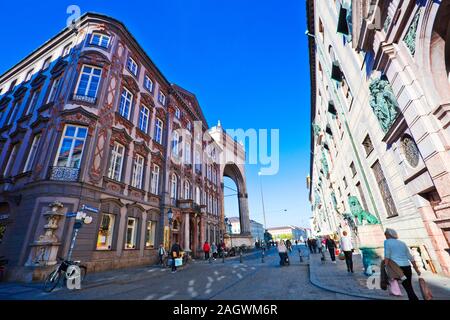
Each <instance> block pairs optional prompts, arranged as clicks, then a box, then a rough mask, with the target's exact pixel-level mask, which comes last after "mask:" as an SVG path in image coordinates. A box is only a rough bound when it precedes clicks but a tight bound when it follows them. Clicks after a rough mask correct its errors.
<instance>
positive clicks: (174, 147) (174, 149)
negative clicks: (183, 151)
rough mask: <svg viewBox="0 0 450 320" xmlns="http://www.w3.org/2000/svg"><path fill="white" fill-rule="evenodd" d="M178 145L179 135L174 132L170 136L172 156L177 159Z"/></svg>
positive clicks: (178, 153)
mask: <svg viewBox="0 0 450 320" xmlns="http://www.w3.org/2000/svg"><path fill="white" fill-rule="evenodd" d="M179 144H180V135H179V134H178V132H177V131H174V132H173V136H172V155H173V156H174V157H178V156H179V155H180V148H179Z"/></svg>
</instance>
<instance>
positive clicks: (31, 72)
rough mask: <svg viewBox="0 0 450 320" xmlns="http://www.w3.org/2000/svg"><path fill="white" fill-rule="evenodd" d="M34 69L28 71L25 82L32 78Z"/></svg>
mask: <svg viewBox="0 0 450 320" xmlns="http://www.w3.org/2000/svg"><path fill="white" fill-rule="evenodd" d="M33 70H34V69H31V70H30V71H28V72H27V75H26V76H25V82H27V81H29V80H31V76H32V75H33Z"/></svg>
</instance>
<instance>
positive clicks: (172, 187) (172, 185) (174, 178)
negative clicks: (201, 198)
mask: <svg viewBox="0 0 450 320" xmlns="http://www.w3.org/2000/svg"><path fill="white" fill-rule="evenodd" d="M177 184H178V178H177V175H176V174H175V173H172V177H171V179H170V198H171V199H177Z"/></svg>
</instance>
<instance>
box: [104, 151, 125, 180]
mask: <svg viewBox="0 0 450 320" xmlns="http://www.w3.org/2000/svg"><path fill="white" fill-rule="evenodd" d="M124 156H125V147H124V146H123V145H121V144H120V143H118V142H114V147H113V149H112V151H111V163H110V165H109V171H108V178H110V179H114V180H117V181H120V180H121V176H122V166H123V159H124Z"/></svg>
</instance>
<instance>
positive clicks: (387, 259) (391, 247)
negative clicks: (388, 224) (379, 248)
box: [384, 228, 420, 300]
mask: <svg viewBox="0 0 450 320" xmlns="http://www.w3.org/2000/svg"><path fill="white" fill-rule="evenodd" d="M384 235H385V236H386V240H384V264H385V265H386V266H387V265H389V263H391V261H394V262H395V263H396V264H397V265H398V266H399V267H400V269H402V271H403V274H404V275H405V276H406V279H405V280H403V282H402V285H403V288H405V290H406V293H407V295H408V299H409V300H419V298H417V296H416V294H415V292H414V289H413V287H412V283H411V279H412V269H411V264H412V265H413V267H414V270H415V271H416V273H417V274H418V275H419V276H420V271H419V268H418V267H417V264H416V262H415V261H414V257H413V256H412V254H411V252H410V251H409V248H408V246H407V245H406V243H404V242H403V241H400V240H398V235H397V232H396V231H395V230H394V229H390V228H387V229H386V231H385V233H384ZM410 262H411V264H410Z"/></svg>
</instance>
